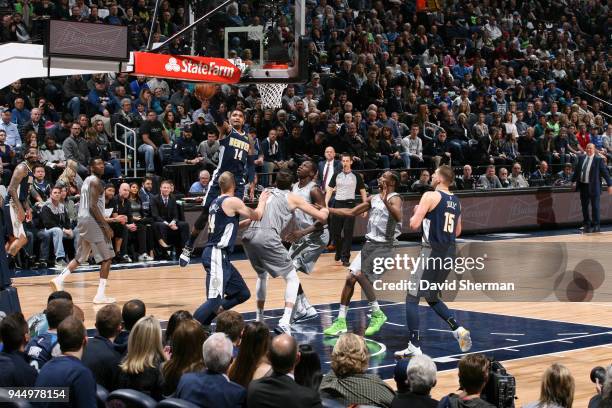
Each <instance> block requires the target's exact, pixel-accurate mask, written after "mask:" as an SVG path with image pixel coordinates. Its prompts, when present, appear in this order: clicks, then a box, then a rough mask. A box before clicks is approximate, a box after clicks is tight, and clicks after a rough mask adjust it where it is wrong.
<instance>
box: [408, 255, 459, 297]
mask: <svg viewBox="0 0 612 408" xmlns="http://www.w3.org/2000/svg"><path fill="white" fill-rule="evenodd" d="M419 256H420V257H421V259H422V262H420V263H419V265H418V267H417V268H416V269H415V270H414V273H411V274H410V278H409V281H410V282H411V284H410V287H411V289H410V290H409V291H408V294H410V295H412V296H415V297H424V298H426V299H428V300H435V299H437V298H438V297H439V295H440V291H439V290H435V289H421V284H420V282H421V280H426V281H428V282H430V283H443V282H444V281H445V280H446V278H448V275H449V274H450V272H451V268H448V267H447V265H448V264H449V262H445V260H447V259H454V258H455V256H456V247H455V246H454V245H452V246H450V247H447V248H439V249H438V248H437V249H435V250H433V249H432V248H431V247H422V248H421V253H420V254H419Z"/></svg>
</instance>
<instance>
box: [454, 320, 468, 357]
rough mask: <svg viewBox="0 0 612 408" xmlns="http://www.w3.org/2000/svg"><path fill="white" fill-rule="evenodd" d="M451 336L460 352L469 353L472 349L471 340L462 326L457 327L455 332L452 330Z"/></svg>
mask: <svg viewBox="0 0 612 408" xmlns="http://www.w3.org/2000/svg"><path fill="white" fill-rule="evenodd" d="M453 336H454V337H455V339H457V342H458V343H459V348H461V351H463V352H464V353H465V352H466V351H470V349H471V348H472V338H471V337H470V331H469V330H466V329H464V328H463V326H459V327H457V329H456V330H453Z"/></svg>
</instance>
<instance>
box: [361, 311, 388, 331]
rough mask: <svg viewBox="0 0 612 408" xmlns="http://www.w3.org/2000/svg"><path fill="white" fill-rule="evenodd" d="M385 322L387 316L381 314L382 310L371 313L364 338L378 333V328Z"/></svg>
mask: <svg viewBox="0 0 612 408" xmlns="http://www.w3.org/2000/svg"><path fill="white" fill-rule="evenodd" d="M386 321H387V316H385V314H384V313H383V312H382V310H380V309H379V310H377V311H375V312H372V317H371V318H370V325H369V326H368V328H367V329H366V331H365V333H364V336H371V335H373V334H376V333H378V332H379V331H380V328H381V327H382V325H383V324H385V322H386Z"/></svg>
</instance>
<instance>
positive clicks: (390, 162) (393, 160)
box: [379, 126, 404, 169]
mask: <svg viewBox="0 0 612 408" xmlns="http://www.w3.org/2000/svg"><path fill="white" fill-rule="evenodd" d="M379 150H380V154H381V159H382V162H383V168H384V169H389V168H394V169H395V168H400V167H402V165H403V164H404V162H403V160H402V156H401V155H400V151H399V148H398V146H396V145H395V141H394V140H393V132H392V130H391V128H390V127H388V126H385V127H383V128H382V130H381V137H380V140H379Z"/></svg>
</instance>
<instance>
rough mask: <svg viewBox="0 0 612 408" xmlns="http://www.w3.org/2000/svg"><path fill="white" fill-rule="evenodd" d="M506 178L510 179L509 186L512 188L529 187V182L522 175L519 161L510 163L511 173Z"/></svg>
mask: <svg viewBox="0 0 612 408" xmlns="http://www.w3.org/2000/svg"><path fill="white" fill-rule="evenodd" d="M508 180H509V181H510V187H512V188H527V187H529V183H528V182H527V180H525V177H524V176H523V173H522V167H521V163H514V164H513V165H512V174H511V175H510V176H508Z"/></svg>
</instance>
